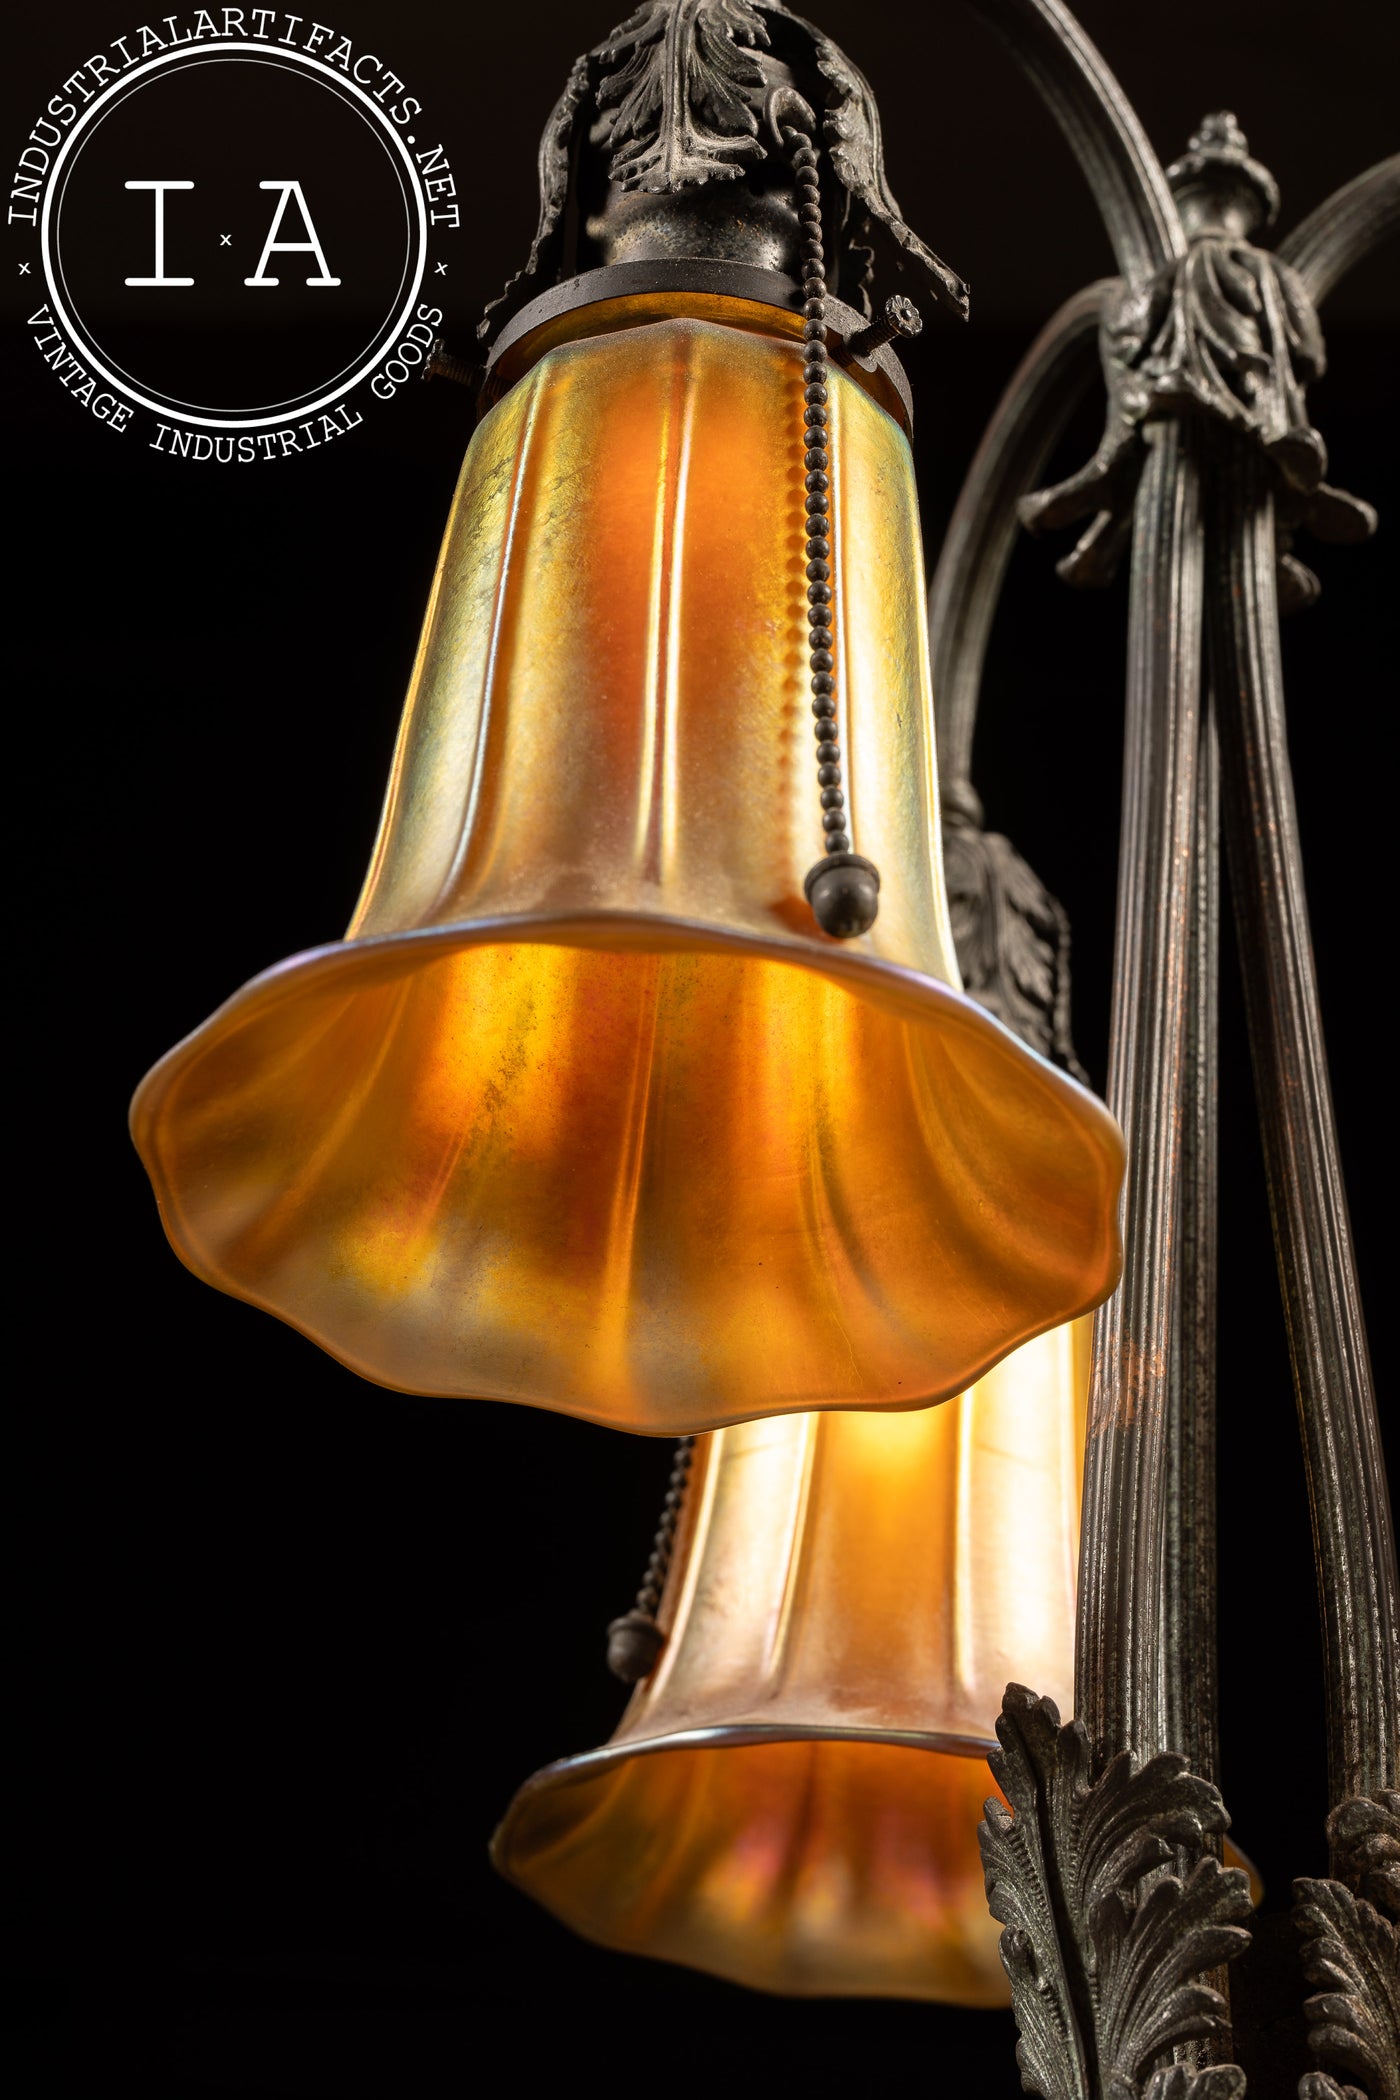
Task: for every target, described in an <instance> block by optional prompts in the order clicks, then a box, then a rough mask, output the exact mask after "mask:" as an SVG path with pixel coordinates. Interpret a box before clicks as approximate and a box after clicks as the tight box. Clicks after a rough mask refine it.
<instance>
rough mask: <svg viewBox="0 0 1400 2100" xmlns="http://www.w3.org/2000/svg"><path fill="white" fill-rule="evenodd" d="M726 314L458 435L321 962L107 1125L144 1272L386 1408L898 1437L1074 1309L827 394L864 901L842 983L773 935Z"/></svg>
mask: <svg viewBox="0 0 1400 2100" xmlns="http://www.w3.org/2000/svg"><path fill="white" fill-rule="evenodd" d="M738 307H739V303H738V302H727V310H728V309H733V310H734V311H732V312H730V313H729V318H728V319H727V320H726V321H725V323H724V324H723V325H721V324H719V323H717V322H715V321H714V320H704V319H696V318H693V317H692V318H684V317H676V318H664V319H656V318H655V316H654V311H653V307H648V308H646V309H645V310H644V315H643V316H640V317H639V325H635V326H625V325H621V322H620V321H618V322H617V325H614V326H613V327H612V329H611V332H608V333H603V334H595V335H593V336H591V337H588V338H587V339H585V340H578V341H573V342H566V343H557V342H556V343H555V344H554V346H553V347H551V348H548V349H547V350H545V351H544V352H543V353H542V354H541V355H540V356H539V357H538V359H537V361H536V362H535V363H534V364H533V366H532V367H531V368H530V369H528V370H527V371H526V372H525V373H524V375H523V376H522V377H520V378H519V380H518V381H517V383H516V384H515V385H514V386H513V388H512V389H511V391H510V392H509V393H507V394H506V396H505V398H504V399H502V400H501V401H500V402H498V403H497V405H496V406H495V407H494V408H493V409H492V410H491V411H490V413H489V414H488V415H487V416H486V417H485V419H484V420H483V421H482V423H481V424H480V426H479V427H478V429H477V431H476V433H475V436H474V437H473V439H472V442H471V445H470V447H469V449H468V452H467V457H466V462H465V465H464V468H463V473H462V479H461V484H460V487H459V491H458V495H457V499H456V503H455V505H454V508H453V513H452V518H451V521H450V523H449V526H448V531H447V535H446V539H445V541H444V545H443V550H442V556H441V560H440V563H439V567H438V572H437V576H436V578H435V581H434V584H433V590H432V597H431V601H430V604H429V608H428V614H427V619H426V623H425V626H424V630H423V638H422V643H421V646H420V650H419V655H418V660H417V664H416V666H415V669H414V673H413V679H412V685H411V690H410V693H409V698H408V704H407V709H406V713H405V717H404V723H403V728H402V732H401V735H400V739H399V746H398V751H397V755H396V758H395V761H394V769H393V775H392V778H391V782H390V786H389V793H388V799H387V803H386V807H385V813H384V819H383V825H382V829H381V832H380V837H379V841H378V844H377V846H376V848H375V852H374V858H373V862H372V865H371V868H370V872H369V876H368V879H367V882H366V885H365V890H364V894H363V897H362V899H361V903H360V906H359V909H358V911H357V913H356V916H355V919H354V922H353V924H352V926H351V929H350V933H349V936H348V937H347V939H346V940H345V941H344V942H341V943H336V944H333V945H331V946H328V947H323V948H318V949H314V950H312V951H310V952H309V953H306V954H302V955H298V956H294V957H293V958H292V959H291V960H290V961H288V962H285V963H283V964H281V965H279V966H278V967H277V968H275V969H272V970H269V971H268V972H266V973H265V974H264V975H263V976H261V977H258V978H255V979H254V980H253V981H252V983H250V984H249V985H247V986H245V987H244V988H243V990H242V991H240V992H238V993H237V994H236V995H235V996H234V997H233V998H232V999H231V1000H230V1001H229V1002H228V1003H227V1005H225V1006H224V1007H222V1008H221V1009H220V1010H219V1012H217V1013H216V1014H215V1015H214V1016H213V1017H212V1019H210V1020H209V1021H208V1022H206V1023H205V1025H204V1026H203V1027H202V1028H200V1029H198V1030H196V1032H195V1033H194V1034H193V1035H192V1036H190V1037H188V1038H187V1039H186V1040H185V1041H184V1042H183V1043H181V1044H180V1045H179V1046H178V1047H177V1048H176V1049H175V1050H173V1051H172V1052H171V1053H170V1054H169V1055H168V1056H167V1057H166V1058H164V1059H163V1060H162V1062H161V1063H160V1064H159V1065H157V1066H156V1068H155V1069H154V1071H153V1072H152V1073H151V1074H150V1075H149V1076H148V1078H147V1079H146V1081H145V1082H144V1084H143V1086H142V1088H141V1089H140V1091H139V1093H138V1095H137V1098H136V1102H135V1104H134V1109H133V1129H134V1132H135V1136H136V1141H137V1144H138V1146H139V1148H140V1151H141V1154H142V1157H143V1159H144V1160H145V1162H146V1165H147V1167H148V1169H149V1171H150V1174H151V1177H152V1180H153V1182H154V1184H155V1188H156V1191H157V1194H158V1197H159V1200H160V1205H161V1210H162V1215H163V1218H164V1222H165V1226H166V1230H167V1232H168V1233H169V1235H170V1238H171V1240H172V1242H173V1244H174V1246H175V1248H176V1250H177V1252H178V1253H179V1254H180V1256H181V1257H182V1259H183V1260H184V1261H186V1262H187V1263H188V1264H189V1266H190V1267H191V1268H192V1269H194V1270H195V1272H196V1273H197V1274H199V1275H201V1276H203V1277H204V1278H205V1279H206V1280H207V1281H209V1282H211V1283H213V1284H215V1285H217V1286H218V1287H219V1288H220V1289H222V1290H226V1291H230V1292H232V1293H234V1294H235V1295H236V1296H239V1297H242V1298H245V1299H248V1300H250V1301H251V1302H252V1303H253V1304H256V1305H259V1306H263V1307H265V1308H266V1309H267V1310H269V1311H271V1312H273V1313H276V1314H277V1315H278V1316H279V1317H281V1318H282V1319H285V1320H288V1321H290V1322H292V1324H294V1325H295V1326H297V1327H299V1328H300V1329H301V1330H302V1331H303V1332H304V1333H306V1334H308V1335H310V1336H311V1337H312V1338H313V1339H314V1340H316V1341H317V1342H319V1343H320V1344H321V1345H322V1346H323V1347H325V1348H327V1349H328V1350H330V1351H331V1352H332V1353H333V1354H335V1355H336V1356H338V1357H339V1358H341V1360H342V1361H344V1362H345V1363H347V1364H349V1365H350V1366H351V1367H352V1368H354V1369H355V1370H357V1371H359V1372H360V1373H362V1374H363V1375H364V1376H366V1377H369V1378H373V1379H376V1380H378V1381H380V1382H381V1383H383V1384H385V1385H390V1386H397V1387H401V1388H405V1389H407V1390H410V1391H415V1392H425V1393H442V1394H461V1395H467V1396H477V1397H483V1398H494V1399H502V1400H514V1401H524V1402H529V1403H532V1404H534V1405H537V1406H542V1407H550V1408H557V1409H562V1410H565V1411H567V1412H570V1413H574V1414H578V1415H582V1416H585V1417H588V1418H590V1419H592V1420H594V1421H598V1422H605V1423H610V1424H613V1425H616V1426H619V1427H623V1428H628V1429H634V1430H643V1431H650V1432H654V1433H658V1434H676V1433H679V1432H682V1431H687V1430H693V1429H705V1428H710V1427H714V1426H717V1425H721V1424H723V1423H726V1422H731V1421H735V1420H739V1419H743V1418H747V1417H752V1416H757V1415H771V1414H780V1413H787V1412H797V1411H805V1410H808V1409H812V1408H816V1407H822V1406H831V1405H834V1406H841V1407H849V1408H854V1407H864V1406H877V1407H905V1406H917V1405H920V1404H923V1403H928V1402H930V1401H934V1400H940V1399H944V1398H946V1397H948V1396H949V1395H951V1394H954V1393H957V1392H959V1391H961V1390H962V1389H964V1388H965V1387H966V1386H967V1385H968V1384H970V1383H971V1382H972V1380H973V1379H975V1378H976V1377H977V1376H978V1375H979V1374H980V1373H982V1372H983V1371H984V1370H986V1369H987V1368H988V1367H989V1366H990V1365H991V1364H992V1363H993V1362H995V1361H996V1360H997V1359H998V1358H999V1357H1001V1356H1002V1355H1004V1354H1005V1353H1006V1352H1007V1351H1008V1350H1009V1349H1011V1348H1014V1347H1015V1346H1016V1345H1018V1344H1019V1343H1021V1342H1023V1341H1025V1340H1026V1339H1027V1338H1028V1337H1029V1336H1031V1335H1033V1334H1035V1333H1037V1332H1040V1331H1043V1330H1044V1329H1046V1328H1048V1327H1050V1326H1052V1325H1053V1324H1056V1323H1058V1322H1060V1321H1063V1320H1064V1319H1065V1318H1067V1317H1068V1316H1070V1315H1073V1314H1075V1313H1078V1312H1080V1311H1082V1310H1084V1309H1085V1308H1087V1307H1089V1306H1091V1305H1093V1304H1095V1303H1096V1302H1098V1300H1100V1299H1101V1298H1102V1297H1103V1296H1104V1295H1105V1294H1106V1293H1107V1292H1108V1290H1109V1289H1110V1288H1111V1287H1112V1285H1113V1283H1114V1281H1115V1278H1116V1274H1117V1265H1118V1238H1117V1219H1116V1202H1117V1192H1118V1182H1119V1176H1120V1173H1121V1140H1120V1137H1119V1134H1118V1131H1117V1128H1116V1126H1115V1125H1114V1124H1113V1122H1112V1120H1111V1119H1110V1118H1109V1116H1108V1115H1107V1113H1106V1111H1105V1110H1104V1109H1103V1108H1102V1106H1101V1105H1100V1104H1099V1103H1098V1102H1096V1101H1095V1100H1094V1099H1093V1098H1092V1097H1091V1096H1090V1095H1089V1094H1088V1093H1086V1092H1085V1091H1083V1090H1082V1089H1080V1088H1079V1087H1077V1086H1076V1085H1075V1084H1074V1083H1073V1082H1072V1081H1071V1080H1069V1079H1068V1078H1067V1077H1065V1075H1064V1074H1062V1073H1060V1072H1058V1071H1056V1070H1053V1069H1052V1068H1051V1067H1050V1066H1049V1065H1047V1064H1045V1063H1043V1062H1042V1061H1041V1060H1040V1059H1039V1058H1037V1057H1035V1056H1034V1055H1033V1054H1032V1053H1030V1052H1029V1051H1027V1050H1026V1049H1025V1048H1024V1047H1023V1046H1022V1045H1021V1044H1020V1043H1018V1042H1017V1041H1016V1040H1015V1039H1014V1038H1013V1037H1012V1036H1011V1035H1010V1034H1009V1033H1008V1032H1007V1031H1006V1030H1004V1029H1003V1028H1001V1027H1000V1026H999V1024H998V1023H996V1022H995V1021H994V1020H992V1019H991V1018H990V1017H989V1016H988V1015H986V1014H985V1013H983V1012H982V1011H981V1010H980V1009H979V1008H977V1007H976V1006H974V1005H973V1004H972V1003H971V1002H970V1001H968V1000H967V999H965V998H964V997H963V996H962V995H961V993H960V992H959V990H958V989H957V978H956V965H955V961H954V957H953V950H952V943H951V938H950V935H949V931H948V921H947V912H946V905H945V898H944V892H943V878H942V867H941V858H940V850H939V829H938V797H937V784H936V779H935V769H934V761H933V745H932V723H931V713H930V695H929V690H928V652H927V642H926V635H925V628H924V613H923V561H922V554H921V550H920V544H919V532H918V521H917V515H916V509H915V494H914V480H913V473H912V467H911V460H910V454H909V448H908V442H907V439H906V438H905V435H904V433H903V431H902V430H901V429H900V428H899V426H898V425H897V423H896V422H895V421H894V419H893V418H892V416H891V415H890V414H889V413H887V411H886V410H885V409H884V408H882V407H881V406H879V405H878V404H877V402H876V400H875V399H874V398H872V396H871V395H870V394H868V393H867V392H865V391H863V389H862V387H861V385H858V384H857V383H856V382H855V381H854V380H853V379H851V378H849V377H848V376H846V375H845V374H844V373H841V372H834V374H833V381H832V390H831V391H832V401H831V407H830V417H831V423H830V433H829V435H830V449H831V452H832V459H833V469H832V482H833V496H832V502H833V514H834V520H835V535H834V548H835V552H834V564H835V570H836V576H835V588H836V619H835V631H836V637H837V643H836V648H837V656H838V677H837V683H838V689H839V698H840V708H841V716H842V731H843V741H844V746H845V749H846V752H847V754H848V756H847V776H848V788H849V799H850V806H851V809H852V812H853V816H854V823H855V842H856V845H857V847H858V848H859V849H860V851H862V852H863V853H866V854H868V855H870V856H871V857H872V858H874V859H875V860H876V861H877V862H878V864H879V866H880V869H881V871H882V876H883V887H882V889H881V892H880V914H879V919H878V921H877V923H876V925H875V928H874V931H873V933H872V934H871V935H870V936H869V937H868V938H866V939H865V940H863V941H861V942H859V943H857V944H854V945H852V946H849V947H847V946H843V945H842V944H840V943H838V942H835V941H832V940H829V939H828V938H826V936H824V935H823V934H821V933H820V932H819V931H818V930H817V928H816V926H815V924H814V923H813V920H812V918H811V914H810V912H809V910H808V907H807V905H806V902H805V900H804V898H803V894H802V879H803V875H804V873H805V871H806V869H807V868H808V867H809V866H810V865H811V863H812V862H813V860H814V859H816V858H817V857H818V855H819V854H820V852H821V830H820V813H819V809H818V806H817V792H816V788H815V784H814V771H815V769H814V764H813V740H812V722H811V717H810V713H809V709H808V695H807V692H806V688H805V673H806V664H805V651H804V649H803V648H801V647H799V642H800V641H801V642H804V643H805V631H804V630H803V628H802V627H801V625H800V622H801V617H802V614H803V611H804V605H805V589H806V585H805V580H804V574H803V563H804V555H803V551H802V542H803V531H804V527H803V512H802V504H803V485H802V464H801V453H800V450H799V449H798V446H797V443H796V441H795V437H796V434H797V433H798V432H800V427H801V413H802V392H801V365H800V359H799V354H798V346H797V344H796V342H795V341H794V340H793V339H792V338H793V336H794V335H795V332H796V330H797V329H798V328H799V327H800V322H799V321H797V320H796V319H795V318H794V317H792V316H787V315H783V314H781V313H779V312H777V311H776V310H770V309H768V308H763V307H752V308H749V309H746V310H745V311H746V314H747V319H746V322H745V325H738V323H737V321H736V318H735V316H736V314H737V313H738ZM755 317H757V318H755ZM615 318H616V317H615ZM623 318H624V319H625V316H624V317H623ZM738 318H739V319H740V320H743V319H744V315H743V314H739V315H738ZM578 325H579V326H580V327H582V326H583V323H582V322H580V323H579V324H578Z"/></svg>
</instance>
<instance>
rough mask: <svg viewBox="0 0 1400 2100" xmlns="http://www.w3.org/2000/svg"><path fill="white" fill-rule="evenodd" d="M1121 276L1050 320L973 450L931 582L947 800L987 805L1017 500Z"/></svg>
mask: <svg viewBox="0 0 1400 2100" xmlns="http://www.w3.org/2000/svg"><path fill="white" fill-rule="evenodd" d="M1116 285H1117V280H1116V279H1115V278H1112V277H1105V278H1101V279H1100V281H1099V282H1098V283H1097V284H1091V285H1089V286H1087V287H1086V289H1085V290H1084V291H1082V292H1076V293H1075V295H1074V297H1073V298H1072V299H1069V300H1067V301H1066V302H1065V304H1064V305H1063V306H1062V307H1061V308H1060V310H1059V312H1058V313H1057V314H1056V315H1055V316H1054V318H1053V319H1052V320H1050V321H1049V322H1047V323H1046V325H1045V327H1044V328H1043V329H1042V330H1041V332H1040V334H1039V335H1038V336H1037V337H1036V339H1035V341H1034V342H1033V343H1032V345H1031V347H1030V349H1029V350H1028V351H1027V352H1026V355H1025V356H1024V358H1023V359H1022V360H1021V363H1020V364H1019V365H1018V366H1017V368H1016V371H1015V372H1014V373H1013V375H1012V377H1011V380H1010V383H1009V384H1008V386H1007V389H1006V392H1005V393H1004V394H1003V395H1002V397H1001V400H1000V401H999V402H998V404H997V408H996V412H995V414H994V415H993V417H992V420H991V421H990V423H989V424H988V425H987V428H986V432H985V434H984V435H983V438H982V442H981V444H980V445H979V446H978V448H977V452H976V456H975V457H974V459H973V462H972V465H971V466H970V467H969V468H968V471H967V479H966V480H965V481H964V483H963V486H962V493H961V494H960V496H959V497H958V501H957V507H956V509H955V510H954V512H953V515H952V518H951V520H950V521H949V525H948V531H947V534H946V536H945V538H944V541H943V546H942V548H941V550H940V552H939V556H938V566H937V567H936V568H935V570H934V572H933V582H932V584H931V585H930V587H929V598H928V620H929V639H930V644H931V647H932V651H933V691H934V699H935V704H936V709H937V727H938V777H939V783H940V786H941V789H942V793H943V797H944V801H945V803H947V804H948V805H949V806H950V807H953V808H957V807H959V806H962V807H965V808H966V809H967V812H968V814H969V815H970V816H971V817H972V819H973V821H974V822H978V821H980V818H981V810H980V806H979V805H978V802H977V798H976V795H975V794H974V792H973V789H972V785H971V772H972V742H973V736H974V733H975V731H976V728H977V704H978V700H979V697H980V694H981V689H982V667H983V663H984V661H985V659H986V654H987V641H988V638H989V636H990V634H991V629H992V620H993V617H994V615H995V613H996V609H997V605H998V603H999V601H1000V598H1001V588H1002V584H1003V582H1004V580H1005V577H1006V566H1007V563H1008V562H1009V561H1010V559H1011V550H1012V548H1013V547H1014V546H1015V544H1016V538H1017V534H1018V532H1019V530H1020V526H1019V522H1018V519H1017V516H1016V505H1017V503H1018V502H1019V500H1020V498H1021V497H1022V496H1023V495H1025V493H1026V491H1027V490H1028V489H1031V488H1033V487H1034V486H1035V484H1036V482H1037V480H1038V479H1039V477H1040V474H1041V472H1042V470H1043V469H1044V466H1045V463H1046V461H1047V460H1048V459H1049V457H1050V454H1051V452H1052V451H1053V450H1054V447H1055V444H1056V441H1057V439H1058V438H1059V436H1060V433H1061V431H1062V430H1063V429H1064V427H1065V425H1066V423H1067V422H1068V421H1069V418H1070V416H1071V415H1072V414H1073V412H1074V410H1075V408H1076V407H1077V405H1078V404H1079V402H1080V401H1081V400H1082V399H1083V397H1084V395H1085V394H1086V393H1087V392H1088V390H1089V386H1090V383H1091V381H1092V379H1093V377H1094V374H1095V372H1096V371H1097V370H1098V330H1099V317H1100V315H1101V313H1102V312H1103V308H1104V303H1105V301H1106V300H1107V299H1108V297H1109V295H1110V294H1111V293H1112V292H1113V291H1114V290H1115V289H1116Z"/></svg>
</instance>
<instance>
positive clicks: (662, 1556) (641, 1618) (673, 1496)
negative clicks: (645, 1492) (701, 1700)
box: [608, 1436, 695, 1684]
mask: <svg viewBox="0 0 1400 2100" xmlns="http://www.w3.org/2000/svg"><path fill="white" fill-rule="evenodd" d="M694 1453H695V1439H694V1437H693V1436H683V1437H682V1438H681V1440H680V1442H679V1443H678V1444H677V1445H676V1458H675V1463H674V1465H673V1466H672V1467H671V1478H670V1480H669V1481H668V1482H667V1484H666V1500H665V1501H664V1502H663V1503H662V1505H661V1522H660V1523H659V1524H658V1525H657V1527H656V1538H655V1541H654V1543H653V1545H652V1549H651V1559H650V1560H649V1561H648V1562H647V1571H646V1574H645V1575H644V1576H643V1577H642V1586H641V1588H640V1589H639V1590H638V1592H637V1601H636V1603H635V1604H634V1605H633V1607H632V1609H631V1611H629V1612H624V1613H623V1615H622V1617H621V1618H620V1619H614V1620H613V1622H612V1624H611V1626H609V1628H608V1668H609V1669H610V1670H611V1671H612V1673H613V1676H614V1677H620V1678H621V1679H622V1681H623V1683H624V1684H637V1683H639V1682H640V1680H641V1679H642V1678H643V1677H650V1675H651V1673H652V1671H653V1670H654V1669H655V1668H656V1662H657V1657H658V1656H659V1655H660V1653H661V1651H662V1649H663V1648H664V1647H665V1645H666V1636H665V1634H664V1633H663V1632H662V1631H661V1628H660V1627H659V1626H658V1625H657V1623H656V1614H657V1612H658V1610H659V1609H660V1606H661V1592H662V1590H663V1589H664V1588H665V1587H666V1572H667V1570H668V1569H669V1567H670V1565H671V1551H672V1548H673V1547H674V1545H675V1543H676V1526H677V1524H678V1523H679V1522H680V1514H681V1504H682V1503H683V1502H684V1501H685V1490H686V1483H687V1481H688V1480H689V1478H690V1462H691V1459H692V1458H693V1456H694Z"/></svg>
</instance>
